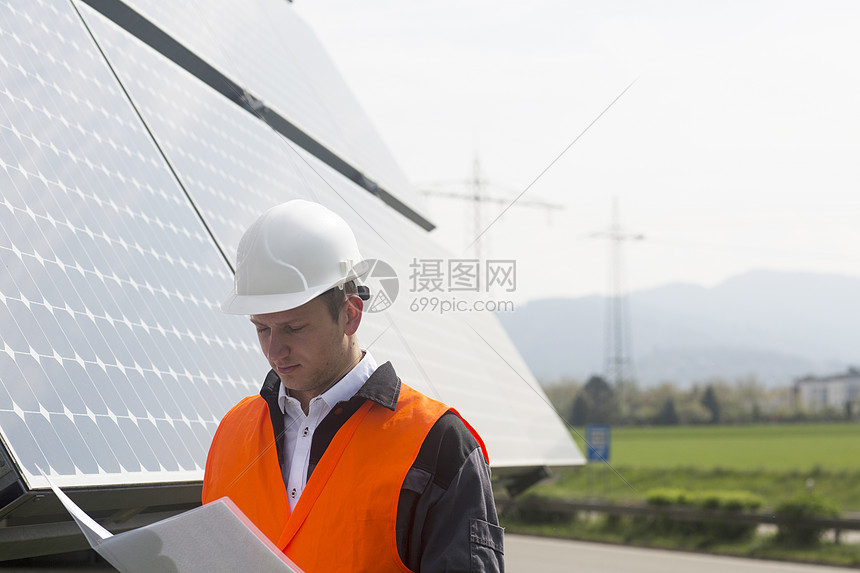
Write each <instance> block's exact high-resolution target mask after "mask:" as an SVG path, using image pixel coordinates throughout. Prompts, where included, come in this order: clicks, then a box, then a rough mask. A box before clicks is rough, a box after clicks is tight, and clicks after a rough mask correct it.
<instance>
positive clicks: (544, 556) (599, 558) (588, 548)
mask: <svg viewBox="0 0 860 573" xmlns="http://www.w3.org/2000/svg"><path fill="white" fill-rule="evenodd" d="M505 563H506V569H507V573H841V572H843V571H845V572H848V571H853V572H854V573H857V570H856V569H846V568H843V567H825V566H818V565H794V564H789V563H781V562H778V561H763V560H757V559H737V558H734V557H713V556H710V555H701V554H697V553H683V552H679V551H661V550H659V549H639V548H633V547H621V546H618V545H606V544H601V543H585V542H581V541H566V540H558V539H545V538H541V537H526V536H523V535H511V534H508V535H505Z"/></svg>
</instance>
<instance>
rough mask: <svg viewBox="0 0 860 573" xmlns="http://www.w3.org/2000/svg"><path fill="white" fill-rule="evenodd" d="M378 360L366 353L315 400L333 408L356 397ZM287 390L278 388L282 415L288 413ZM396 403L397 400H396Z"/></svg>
mask: <svg viewBox="0 0 860 573" xmlns="http://www.w3.org/2000/svg"><path fill="white" fill-rule="evenodd" d="M376 368H377V365H376V360H374V358H373V356H372V355H371V354H370V352H367V351H365V352H364V356H363V357H362V359H361V360H360V361H359V362H358V364H356V365H355V366H354V367H353V368H352V370H350V371H349V372H347V373H346V375H345V376H344V377H343V378H341V379H340V380H338V381H337V382H336V383H335V384H334V385H333V386H332V387H331V388H329V389H328V390H326V391H325V392H323V393H322V394H320V395H319V396H317V397H316V398H314V400H316V399H317V398H321V399H322V400H323V401H324V402H325V403H326V405H327V406H328V407H329V408H333V407H334V405H335V404H337V403H338V402H345V401H347V400H349V399H350V398H352V397H353V396H354V395H356V394H357V393H358V392H359V390H360V389H362V387H363V386H364V385H365V382H367V380H368V379H369V378H370V377H371V375H372V374H373V373H374V372H375V371H376ZM288 397H289V396H288V394H287V389H286V388H285V387H284V385H283V384H279V388H278V407H279V408H280V409H281V413H282V414H286V413H287V398H288ZM395 403H396V399H395Z"/></svg>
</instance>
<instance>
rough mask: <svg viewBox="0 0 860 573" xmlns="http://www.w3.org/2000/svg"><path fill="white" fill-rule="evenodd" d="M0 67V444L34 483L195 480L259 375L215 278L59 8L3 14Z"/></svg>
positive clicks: (32, 6)
mask: <svg viewBox="0 0 860 573" xmlns="http://www.w3.org/2000/svg"><path fill="white" fill-rule="evenodd" d="M34 22H50V23H51V26H39V25H34ZM0 54H2V59H0V98H2V99H3V105H2V114H0V167H2V171H0V228H2V232H0V264H2V265H3V268H4V272H3V273H0V325H2V330H0V350H2V352H0V436H2V439H3V442H4V444H5V445H6V447H7V448H8V449H9V450H10V451H11V452H12V453H13V454H14V457H15V459H16V461H17V463H18V464H19V465H20V469H21V470H22V475H23V476H24V478H25V479H26V480H27V482H28V484H29V485H30V486H31V487H44V486H45V485H46V484H45V483H44V480H42V479H41V472H42V471H45V472H48V473H49V474H51V475H53V476H54V477H55V478H56V479H57V481H58V483H60V484H65V485H98V484H107V483H111V484H124V483H125V484H130V483H152V482H158V481H175V480H177V479H180V480H181V479H199V477H200V476H201V472H202V466H203V463H204V461H205V453H206V449H207V448H208V442H209V439H211V435H212V432H213V431H214V428H215V427H216V425H217V421H218V419H220V417H221V416H222V415H223V413H224V412H225V411H226V409H228V408H229V407H230V406H231V405H232V404H233V403H234V402H235V401H236V400H238V398H239V397H241V396H244V395H246V394H248V393H250V392H253V391H254V389H255V387H256V385H257V381H256V380H251V379H248V378H247V375H248V373H250V372H254V371H255V370H257V369H258V368H259V364H260V358H259V357H258V356H257V351H256V349H253V348H252V347H251V346H249V345H247V344H244V343H239V342H238V341H235V340H233V338H234V337H235V336H236V332H235V330H236V324H237V322H236V320H235V319H232V318H230V317H225V316H222V315H220V314H219V313H217V312H216V311H215V309H217V304H218V301H219V299H220V297H221V296H222V294H223V286H224V285H225V284H228V283H229V281H230V280H231V273H230V269H229V266H228V265H227V263H226V261H224V260H223V258H222V257H221V255H220V253H219V252H218V250H217V249H216V248H215V245H214V244H213V242H212V241H211V239H210V237H209V236H208V233H207V231H206V229H205V228H204V227H203V225H202V224H201V222H200V220H199V218H198V217H197V216H196V214H195V213H194V211H193V209H192V208H191V206H190V204H189V202H188V200H187V198H186V197H185V195H184V193H183V192H182V189H181V188H180V187H179V186H178V185H177V183H176V181H175V179H173V177H172V175H171V173H170V172H169V170H168V169H167V167H166V164H165V162H164V160H163V158H162V157H161V156H160V155H159V153H158V152H157V149H156V147H155V146H154V145H153V143H152V141H151V140H150V139H149V138H148V134H147V132H146V131H145V130H144V129H142V127H141V124H140V122H139V118H138V117H137V116H136V114H135V113H134V110H133V109H132V108H131V107H130V106H129V103H128V100H127V98H126V97H125V95H124V94H123V93H122V91H121V90H120V89H118V85H117V84H116V81H115V78H114V77H113V76H112V74H111V73H110V71H109V69H108V67H107V66H106V64H105V61H104V59H103V58H102V56H101V55H100V54H99V53H98V51H97V50H96V49H95V46H94V44H93V42H92V39H91V38H90V37H89V35H88V34H87V32H86V30H85V28H84V27H83V26H82V24H81V21H80V19H79V18H78V16H77V14H75V13H74V11H73V10H72V9H71V6H70V5H68V4H65V3H55V2H54V3H46V2H38V1H37V2H11V3H4V4H0ZM12 62H14V63H12ZM203 333H205V336H201V334H203ZM189 369H191V370H194V373H192V372H191V370H189ZM213 386H215V387H216V388H217V390H216V391H212V390H211V388H212V387H213Z"/></svg>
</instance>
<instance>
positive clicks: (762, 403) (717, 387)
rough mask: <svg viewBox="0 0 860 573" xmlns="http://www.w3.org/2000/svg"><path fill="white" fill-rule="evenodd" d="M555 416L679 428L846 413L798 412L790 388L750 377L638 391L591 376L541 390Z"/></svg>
mask: <svg viewBox="0 0 860 573" xmlns="http://www.w3.org/2000/svg"><path fill="white" fill-rule="evenodd" d="M544 389H545V391H546V393H547V396H548V397H549V399H550V401H551V402H552V405H553V407H554V408H555V410H556V411H557V412H558V414H559V415H560V416H561V417H562V418H563V419H564V420H565V421H566V422H567V423H569V424H571V425H574V426H581V425H585V424H614V425H622V426H624V425H631V426H632V425H681V424H744V423H767V422H803V421H837V420H845V419H854V418H856V413H852V412H851V411H850V410H848V411H836V410H832V409H831V410H822V411H816V412H810V411H805V410H803V409H802V408H799V407H798V405H797V403H796V400H795V396H794V390H793V388H792V387H779V388H772V387H767V386H766V385H765V384H763V383H762V382H761V381H759V380H758V379H756V378H755V377H753V376H750V377H744V378H737V379H734V380H726V379H721V378H715V379H711V380H708V381H706V382H703V383H699V384H694V385H692V386H690V387H686V388H680V387H678V386H677V385H676V384H674V383H671V382H664V383H662V384H659V385H656V386H649V387H640V386H639V385H638V384H636V383H635V382H632V381H624V382H621V383H619V384H610V383H609V382H607V381H606V380H605V379H604V378H602V377H601V376H592V377H591V378H589V379H588V380H587V381H586V382H585V383H584V384H583V383H581V382H579V381H578V380H575V379H563V380H560V381H557V382H554V383H550V384H547V385H545V386H544Z"/></svg>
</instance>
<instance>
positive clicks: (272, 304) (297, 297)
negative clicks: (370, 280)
mask: <svg viewBox="0 0 860 573" xmlns="http://www.w3.org/2000/svg"><path fill="white" fill-rule="evenodd" d="M370 269H371V265H370V264H369V261H366V260H365V261H361V262H359V263H358V264H356V265H354V266H353V268H352V272H350V273H349V274H348V275H347V276H346V277H344V278H343V279H342V280H340V281H338V282H336V283H334V284H332V285H325V286H321V287H318V288H310V289H308V290H303V291H301V292H294V293H278V294H255V295H240V294H236V292H235V291H233V292H231V293H230V294H229V295H227V298H226V299H224V302H222V303H221V312H223V313H225V314H249V315H250V314H269V313H272V312H281V311H283V310H292V309H294V308H298V307H300V306H302V305H303V304H305V303H308V302H310V301H312V300H313V299H315V298H316V297H318V296H319V295H321V294H322V293H324V292H326V291H327V290H329V289H332V288H334V287H336V286H340V285H342V284H344V283H346V282H349V281H352V280H361V279H363V278H364V277H366V276H367V274H368V272H370Z"/></svg>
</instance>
